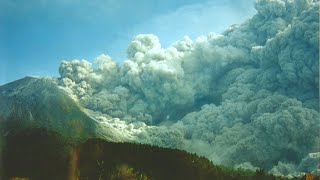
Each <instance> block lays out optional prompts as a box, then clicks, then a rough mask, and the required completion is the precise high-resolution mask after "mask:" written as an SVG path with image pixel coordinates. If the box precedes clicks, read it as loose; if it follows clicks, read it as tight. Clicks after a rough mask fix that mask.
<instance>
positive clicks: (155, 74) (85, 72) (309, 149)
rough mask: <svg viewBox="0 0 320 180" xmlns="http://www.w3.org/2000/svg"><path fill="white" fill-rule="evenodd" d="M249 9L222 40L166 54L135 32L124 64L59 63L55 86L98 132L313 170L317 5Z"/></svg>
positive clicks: (299, 2)
mask: <svg viewBox="0 0 320 180" xmlns="http://www.w3.org/2000/svg"><path fill="white" fill-rule="evenodd" d="M255 8H256V10H257V13H256V15H254V16H253V17H252V18H250V19H248V20H247V21H246V22H244V23H243V24H240V25H233V26H231V27H230V28H229V29H227V30H226V31H225V32H224V33H223V34H221V35H218V34H214V33H210V34H209V35H207V36H201V37H199V38H197V39H196V40H194V41H193V40H191V39H190V38H189V37H187V36H186V37H184V38H183V39H182V40H180V41H177V42H175V43H173V45H172V46H171V47H168V48H162V47H161V44H160V42H159V39H158V38H157V37H156V36H155V35H152V34H140V35H137V36H136V37H135V38H134V39H133V41H132V42H131V44H129V47H128V51H127V57H128V59H127V60H125V61H124V63H123V64H122V65H119V64H117V63H116V62H115V61H114V60H113V59H112V58H111V57H110V56H108V55H100V56H98V57H97V58H96V61H95V63H94V64H91V63H90V62H88V61H86V60H72V61H63V62H62V63H61V65H60V68H59V72H60V75H61V77H60V78H59V79H58V80H57V81H58V84H59V86H61V88H63V89H64V90H65V91H66V92H67V93H68V94H69V95H70V96H71V97H72V98H73V99H74V100H76V101H77V102H78V103H79V104H80V105H81V106H82V107H84V108H85V109H86V113H87V114H89V115H90V117H92V118H94V119H95V120H96V121H97V122H98V123H99V124H100V125H99V126H97V128H98V130H97V132H99V131H100V132H103V131H107V130H106V129H110V127H112V128H113V129H117V131H118V133H120V134H122V136H125V137H126V138H125V139H127V140H128V141H133V142H138V143H147V144H155V145H159V146H164V147H172V148H180V149H185V150H187V151H190V152H196V153H198V154H200V155H204V156H206V157H207V158H209V159H211V160H212V161H213V162H214V163H217V164H223V165H227V166H232V167H237V168H249V169H254V168H256V167H259V168H264V169H266V170H268V171H270V172H272V173H274V174H280V175H289V176H294V175H299V173H301V172H312V171H313V172H314V173H319V171H317V169H316V168H317V163H318V162H319V161H320V153H319V152H320V146H319V144H320V143H319V142H320V134H319V129H320V114H319V2H318V1H315V0H313V1H312V0H257V2H256V4H255ZM100 134H103V133H100ZM310 153H311V154H310Z"/></svg>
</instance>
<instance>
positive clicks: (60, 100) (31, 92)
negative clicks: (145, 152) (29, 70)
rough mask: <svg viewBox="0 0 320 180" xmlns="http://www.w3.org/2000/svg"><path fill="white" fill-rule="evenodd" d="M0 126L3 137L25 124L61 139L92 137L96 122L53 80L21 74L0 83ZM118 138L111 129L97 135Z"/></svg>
mask: <svg viewBox="0 0 320 180" xmlns="http://www.w3.org/2000/svg"><path fill="white" fill-rule="evenodd" d="M0 125H1V126H0V127H1V130H2V133H3V135H4V136H6V135H8V133H11V132H12V131H17V130H22V129H25V128H29V127H43V128H48V129H50V130H53V131H56V132H59V133H60V134H61V135H62V136H63V137H65V138H71V139H74V140H84V139H86V138H88V137H95V136H96V134H97V133H96V129H97V127H98V126H99V123H97V122H96V120H95V119H94V118H92V117H90V116H89V115H88V114H87V113H85V111H84V110H83V108H81V107H80V106H79V105H78V103H77V102H76V101H74V100H73V99H72V98H71V97H70V96H69V95H68V94H67V93H66V92H65V91H64V90H62V89H61V88H59V87H58V86H57V84H56V83H55V81H54V80H52V79H45V78H34V77H25V78H23V79H20V80H17V81H14V82H12V83H8V84H6V85H3V86H0ZM100 135H101V136H102V137H104V138H106V139H107V140H110V141H121V138H120V137H121V136H119V135H118V134H117V133H116V132H115V131H113V130H111V129H110V130H109V131H105V132H104V133H103V134H100Z"/></svg>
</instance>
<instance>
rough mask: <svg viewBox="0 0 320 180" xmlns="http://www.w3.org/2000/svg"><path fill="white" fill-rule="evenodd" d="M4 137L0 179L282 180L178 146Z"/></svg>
mask: <svg viewBox="0 0 320 180" xmlns="http://www.w3.org/2000/svg"><path fill="white" fill-rule="evenodd" d="M5 142H6V146H5V147H6V148H5V149H4V151H3V167H4V168H3V170H4V171H3V177H2V179H9V178H11V177H24V178H30V179H33V180H37V179H39V180H40V179H42V180H43V179H47V180H51V179H52V180H55V179H56V180H62V179H93V180H96V179H144V180H147V179H159V180H160V179H166V180H170V179H193V180H194V179H259V180H260V179H284V178H279V177H278V178H276V177H274V176H272V175H266V174H265V173H264V172H263V171H262V170H258V171H257V172H250V171H244V170H232V169H228V168H225V167H222V166H215V165H213V164H212V162H211V161H209V160H208V159H206V158H204V157H199V156H197V155H196V154H189V153H187V152H185V151H181V150H174V149H168V148H159V147H156V146H150V145H141V144H131V143H113V142H107V141H105V140H101V139H90V140H88V141H87V142H85V143H82V144H78V145H75V144H70V142H68V141H66V139H64V138H63V137H62V136H60V135H59V134H58V133H55V132H52V131H47V130H46V129H38V128H36V129H27V130H23V131H20V132H19V133H12V134H10V135H8V136H6V138H5Z"/></svg>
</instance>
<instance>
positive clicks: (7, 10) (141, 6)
mask: <svg viewBox="0 0 320 180" xmlns="http://www.w3.org/2000/svg"><path fill="white" fill-rule="evenodd" d="M253 1H254V0H135V1H133V0H86V1H85V0H55V1H52V0H28V1H26V0H0V85H1V84H4V83H7V82H10V81H13V80H16V79H19V78H22V77H25V76H27V75H33V76H59V74H58V67H59V64H60V62H61V60H72V59H87V60H89V61H93V60H94V58H95V57H97V56H98V55H100V54H102V53H104V54H109V55H110V56H111V57H113V58H114V59H115V60H117V61H118V62H119V63H121V62H123V60H125V58H126V48H127V46H128V43H129V42H130V41H131V39H132V38H133V37H134V36H135V35H137V34H141V33H152V34H155V35H157V36H158V37H159V38H160V41H161V44H162V45H163V47H167V46H169V45H170V44H171V43H173V42H174V41H177V40H179V39H181V38H182V37H183V36H184V35H188V36H190V37H191V38H193V39H194V38H196V37H197V36H200V35H206V34H208V33H209V32H216V33H221V32H222V31H223V30H224V29H226V28H227V27H228V26H229V25H231V24H234V23H241V22H243V21H244V20H246V19H248V18H249V17H251V16H252V15H253V14H254V13H255V11H254V8H253V6H254V3H253Z"/></svg>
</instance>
